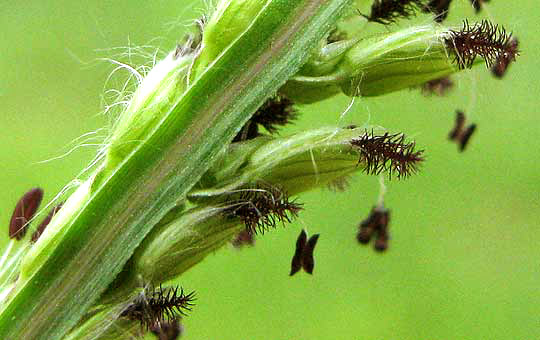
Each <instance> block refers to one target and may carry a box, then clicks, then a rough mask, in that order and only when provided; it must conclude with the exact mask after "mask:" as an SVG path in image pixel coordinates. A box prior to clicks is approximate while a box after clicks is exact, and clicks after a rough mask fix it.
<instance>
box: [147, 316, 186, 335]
mask: <svg viewBox="0 0 540 340" xmlns="http://www.w3.org/2000/svg"><path fill="white" fill-rule="evenodd" d="M181 319H182V318H181V317H178V318H175V319H172V320H169V321H163V322H159V323H157V324H155V325H152V326H151V327H150V331H151V332H152V333H153V334H154V335H155V336H157V337H158V339H159V340H176V339H179V338H180V336H182V333H183V332H184V328H183V327H182V324H181V323H180V320H181Z"/></svg>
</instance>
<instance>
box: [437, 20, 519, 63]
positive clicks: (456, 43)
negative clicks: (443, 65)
mask: <svg viewBox="0 0 540 340" xmlns="http://www.w3.org/2000/svg"><path fill="white" fill-rule="evenodd" d="M511 38H512V34H507V33H506V30H505V29H504V27H499V26H498V25H493V24H492V23H491V22H490V21H489V20H482V21H481V22H480V23H475V24H474V25H472V26H471V25H469V22H468V21H467V20H465V21H464V22H463V28H462V29H461V31H453V30H450V32H449V34H448V37H447V38H445V43H446V46H447V47H448V48H449V49H450V50H452V51H453V52H454V54H455V57H454V60H453V62H454V63H456V64H457V66H458V68H459V69H464V68H471V67H472V65H473V64H474V61H475V59H476V57H481V58H483V59H484V61H485V63H486V66H487V67H488V68H490V67H491V66H492V65H493V64H494V63H495V62H496V61H497V59H499V58H501V57H502V56H504V55H508V56H511V55H512V60H513V59H515V56H516V53H515V52H512V47H511V46H512V45H511V40H512V39H511Z"/></svg>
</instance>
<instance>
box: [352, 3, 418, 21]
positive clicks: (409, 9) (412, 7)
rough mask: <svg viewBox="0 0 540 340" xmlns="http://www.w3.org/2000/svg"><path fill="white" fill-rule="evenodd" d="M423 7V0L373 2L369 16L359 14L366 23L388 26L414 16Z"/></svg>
mask: <svg viewBox="0 0 540 340" xmlns="http://www.w3.org/2000/svg"><path fill="white" fill-rule="evenodd" d="M425 6H426V5H425V1H424V0H375V1H374V2H373V5H371V13H370V15H369V16H367V15H364V14H362V13H360V12H359V14H360V15H361V16H363V17H364V18H366V19H367V20H368V21H372V22H377V23H379V24H383V25H389V24H392V23H394V22H396V21H397V20H398V19H402V18H403V19H405V18H410V17H412V16H414V15H416V12H417V11H418V10H419V9H420V8H424V7H425Z"/></svg>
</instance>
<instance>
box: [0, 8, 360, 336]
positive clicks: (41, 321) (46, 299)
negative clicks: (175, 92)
mask: <svg viewBox="0 0 540 340" xmlns="http://www.w3.org/2000/svg"><path fill="white" fill-rule="evenodd" d="M349 2H350V1H349V0H269V1H267V4H266V5H265V6H264V8H263V9H262V11H261V12H260V13H259V15H258V16H257V17H256V18H254V21H253V23H252V25H250V26H249V28H248V29H247V30H246V31H245V32H244V33H243V34H242V35H241V36H240V37H239V38H238V39H237V40H236V41H234V43H233V44H232V45H230V46H229V47H228V48H227V49H226V50H225V51H224V52H223V53H222V54H221V55H220V56H219V57H218V59H217V60H216V61H215V62H213V63H212V64H211V65H210V66H209V67H208V68H207V69H206V70H205V72H204V73H203V74H202V75H201V76H200V78H198V79H197V80H196V81H195V82H194V83H193V84H192V86H191V87H190V88H189V89H188V90H187V91H186V93H185V94H184V95H183V96H182V98H179V99H178V100H177V101H176V103H175V104H174V105H172V106H171V108H170V110H169V111H168V113H167V114H166V115H165V116H164V117H163V119H162V120H161V122H160V123H159V124H158V125H157V127H156V128H155V129H154V130H153V131H152V132H151V134H150V136H148V137H147V138H146V139H145V140H144V141H143V142H142V143H141V144H140V145H139V146H137V148H135V149H134V150H133V151H132V152H131V153H130V154H129V155H128V156H127V157H126V159H124V161H123V162H121V163H120V164H119V165H118V166H117V167H116V168H115V169H114V170H112V171H110V172H106V173H102V174H98V176H97V177H96V179H97V180H96V181H95V182H94V183H93V185H92V186H90V189H89V190H90V191H89V193H88V196H87V198H85V199H84V200H82V202H81V204H80V205H79V206H76V207H75V208H76V209H75V208H74V209H75V211H72V212H71V216H73V217H72V218H71V219H69V220H68V221H67V222H66V223H65V225H62V226H61V227H62V228H61V230H62V232H61V233H59V234H58V236H59V237H58V238H52V237H49V238H48V239H46V240H44V242H45V241H48V243H47V244H41V245H40V247H41V249H43V250H42V251H41V252H38V253H37V254H38V255H39V256H40V258H39V259H35V261H37V262H35V263H36V264H33V262H32V259H30V260H27V267H26V268H27V273H26V276H24V279H23V280H20V282H18V283H17V287H16V290H15V292H14V294H13V295H12V297H11V298H10V300H9V301H8V303H7V304H6V305H5V306H4V308H3V310H2V312H1V314H0V339H38V338H39V339H59V338H62V337H63V336H64V335H65V334H66V332H68V331H69V329H70V328H71V327H72V326H73V325H75V323H76V322H77V321H78V320H79V319H80V318H81V316H82V315H83V313H84V312H85V311H86V310H87V309H88V308H89V307H90V306H91V305H92V304H93V303H94V302H95V301H96V300H97V298H98V297H99V296H100V294H101V293H102V292H103V291H104V290H105V289H106V287H107V286H108V285H109V283H110V282H111V281H112V280H113V279H114V277H115V276H116V275H117V274H118V272H119V271H120V270H121V268H122V266H123V265H124V264H125V263H126V261H127V260H128V259H129V258H130V256H131V254H132V253H133V251H134V249H135V247H136V246H137V245H138V244H139V243H140V242H141V241H142V239H143V238H144V236H145V235H146V234H147V233H148V232H149V231H150V230H151V229H152V227H153V226H154V225H155V224H156V223H157V222H158V221H159V220H160V219H161V218H162V217H163V216H164V215H165V214H166V213H167V211H168V210H170V209H171V208H172V207H173V206H174V205H175V204H177V202H178V201H179V200H181V199H182V198H183V197H185V195H186V193H187V191H188V190H189V189H190V188H191V187H192V186H193V185H194V184H195V183H196V181H197V180H198V179H199V178H200V176H201V174H202V173H204V171H205V170H206V169H208V167H209V166H210V165H211V164H212V162H213V161H214V159H215V157H216V156H217V155H218V153H219V152H220V151H222V150H223V148H225V147H226V145H227V143H228V142H229V141H230V140H232V138H233V136H234V135H235V133H236V132H237V131H238V130H239V129H240V127H241V126H242V125H243V124H244V123H245V122H246V121H247V120H248V119H249V117H250V115H251V114H252V113H253V112H254V111H255V110H256V108H257V107H258V106H259V105H260V104H261V103H262V102H263V101H264V99H265V98H266V97H267V96H269V95H271V94H272V93H273V92H275V91H276V90H277V89H278V88H279V86H281V85H282V84H283V83H284V82H285V81H286V80H287V79H288V78H290V77H291V76H292V75H293V74H294V73H295V72H296V71H297V70H298V68H299V67H300V66H301V65H302V63H303V62H304V61H305V60H306V58H307V57H308V53H309V51H310V47H312V46H315V45H316V43H317V41H318V40H319V39H321V38H322V37H323V35H324V34H325V33H326V32H327V31H328V30H329V28H330V25H331V24H333V23H334V22H335V21H336V20H337V19H338V18H339V16H340V13H341V11H342V10H343V9H344V8H345V7H346V6H347V5H348V4H349Z"/></svg>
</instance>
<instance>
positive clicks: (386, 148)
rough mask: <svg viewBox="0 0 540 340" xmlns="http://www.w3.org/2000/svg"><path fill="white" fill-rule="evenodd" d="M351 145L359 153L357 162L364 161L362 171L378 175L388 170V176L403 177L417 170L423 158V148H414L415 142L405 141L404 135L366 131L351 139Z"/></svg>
mask: <svg viewBox="0 0 540 340" xmlns="http://www.w3.org/2000/svg"><path fill="white" fill-rule="evenodd" d="M351 145H352V146H353V147H355V148H356V149H357V150H358V152H359V153H360V158H359V159H358V164H360V163H365V168H364V172H366V173H367V174H370V175H378V174H380V173H381V172H383V171H386V172H388V176H389V178H392V175H394V174H395V175H397V177H398V178H404V177H407V176H409V175H411V174H414V173H416V172H417V171H418V166H419V164H420V162H422V161H423V160H424V158H423V156H422V153H423V152H424V151H423V150H419V151H417V150H415V143H414V142H410V143H407V142H405V135H404V134H401V133H398V134H393V135H391V134H389V133H388V132H387V133H385V134H384V135H380V136H377V135H375V134H374V132H373V131H372V132H371V134H369V133H368V132H367V131H366V133H365V134H364V135H362V136H361V137H359V138H358V139H353V140H352V141H351Z"/></svg>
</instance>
